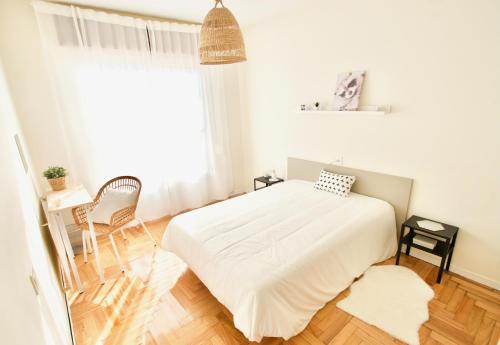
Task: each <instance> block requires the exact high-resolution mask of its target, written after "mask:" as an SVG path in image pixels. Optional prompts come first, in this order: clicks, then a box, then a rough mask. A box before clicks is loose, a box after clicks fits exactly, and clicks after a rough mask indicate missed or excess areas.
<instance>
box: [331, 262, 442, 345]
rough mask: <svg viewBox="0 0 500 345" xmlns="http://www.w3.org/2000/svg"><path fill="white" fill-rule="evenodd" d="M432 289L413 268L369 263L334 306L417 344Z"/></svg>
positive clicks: (427, 314)
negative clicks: (347, 292)
mask: <svg viewBox="0 0 500 345" xmlns="http://www.w3.org/2000/svg"><path fill="white" fill-rule="evenodd" d="M433 297H434V291H433V290H432V289H431V288H430V287H429V286H428V285H427V284H426V283H425V282H424V281H423V280H422V279H421V278H420V277H419V276H418V274H416V273H415V272H413V271H412V270H410V269H408V268H406V267H401V266H372V267H370V268H369V269H368V270H367V271H366V272H365V274H364V276H363V277H362V278H361V279H360V280H358V281H357V282H355V283H354V284H352V286H351V293H350V295H349V296H348V297H347V298H345V299H343V300H342V301H340V302H338V303H337V307H339V308H340V309H343V310H345V311H346V312H348V313H350V314H352V315H354V316H355V317H357V318H358V319H361V320H363V321H364V322H366V323H369V324H371V325H374V326H377V327H378V328H380V329H382V330H384V331H385V332H387V333H389V334H390V335H392V336H393V337H395V338H398V339H399V340H402V341H404V342H407V343H409V344H412V345H413V344H420V341H419V337H418V330H419V328H420V326H421V325H422V324H423V323H424V322H425V321H427V319H428V318H429V311H428V309H427V303H429V301H430V300H431V299H432V298H433Z"/></svg>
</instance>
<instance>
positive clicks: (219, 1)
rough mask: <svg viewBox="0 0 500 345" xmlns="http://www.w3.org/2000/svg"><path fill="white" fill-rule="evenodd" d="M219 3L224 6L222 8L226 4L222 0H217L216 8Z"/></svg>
mask: <svg viewBox="0 0 500 345" xmlns="http://www.w3.org/2000/svg"><path fill="white" fill-rule="evenodd" d="M218 4H220V5H221V6H222V8H224V4H223V3H222V0H215V6H214V8H216V7H217V5H218Z"/></svg>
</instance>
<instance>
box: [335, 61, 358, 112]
mask: <svg viewBox="0 0 500 345" xmlns="http://www.w3.org/2000/svg"><path fill="white" fill-rule="evenodd" d="M364 78H365V71H357V72H347V73H341V74H339V76H338V79H337V87H336V89H335V94H334V95H335V97H334V99H333V108H334V110H348V111H349V110H351V111H352V110H358V105H359V96H360V95H361V86H362V85H363V80H364Z"/></svg>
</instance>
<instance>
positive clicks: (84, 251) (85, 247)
mask: <svg viewBox="0 0 500 345" xmlns="http://www.w3.org/2000/svg"><path fill="white" fill-rule="evenodd" d="M82 243H83V262H85V263H87V262H89V260H88V258H87V232H86V231H82Z"/></svg>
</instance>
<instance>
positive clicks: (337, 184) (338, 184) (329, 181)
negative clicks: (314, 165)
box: [314, 170, 356, 197]
mask: <svg viewBox="0 0 500 345" xmlns="http://www.w3.org/2000/svg"><path fill="white" fill-rule="evenodd" d="M354 182H356V176H348V175H338V174H334V173H332V172H329V171H326V170H321V174H319V179H318V181H316V183H315V184H314V188H316V189H319V190H324V191H327V192H330V193H333V194H337V195H340V196H343V197H348V196H349V192H350V191H351V187H352V185H353V184H354Z"/></svg>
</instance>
